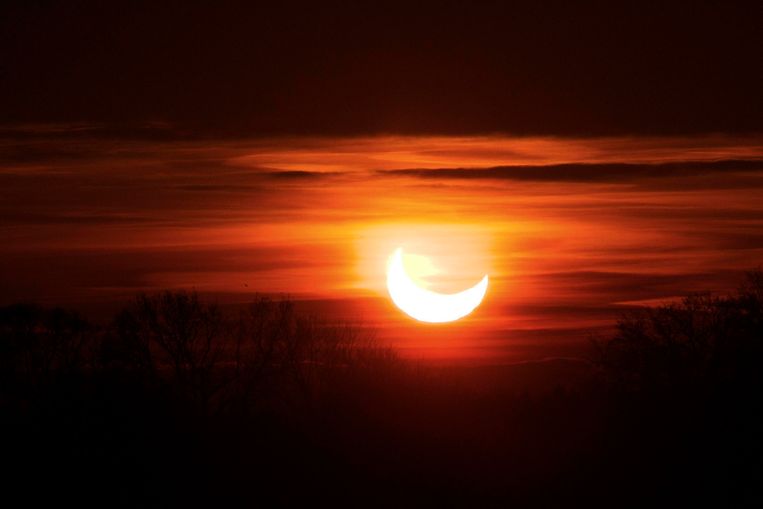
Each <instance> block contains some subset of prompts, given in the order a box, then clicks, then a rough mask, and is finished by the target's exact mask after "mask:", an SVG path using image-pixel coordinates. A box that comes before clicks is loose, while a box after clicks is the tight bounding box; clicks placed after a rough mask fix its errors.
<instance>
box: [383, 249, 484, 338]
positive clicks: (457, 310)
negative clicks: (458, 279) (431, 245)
mask: <svg viewBox="0 0 763 509" xmlns="http://www.w3.org/2000/svg"><path fill="white" fill-rule="evenodd" d="M487 285H488V276H487V274H486V275H485V276H484V277H483V278H482V280H480V282H479V283H477V284H476V285H474V286H472V287H471V288H468V289H466V290H463V291H461V292H458V293H451V294H445V293H437V292H433V291H431V290H427V289H425V288H421V287H420V286H418V285H417V284H416V282H414V281H413V280H412V279H411V277H410V276H409V275H408V273H407V272H406V270H405V266H404V265H403V249H402V248H398V249H396V250H395V252H394V253H392V256H390V259H389V262H388V263H387V290H388V291H389V295H390V297H391V298H392V302H394V303H395V305H396V306H397V307H398V308H400V309H401V310H402V311H403V312H405V313H406V314H407V315H408V316H410V317H412V318H415V319H416V320H419V321H421V322H429V323H443V322H453V321H455V320H458V319H460V318H463V317H464V316H466V315H468V314H469V313H471V312H472V311H474V309H475V308H476V307H477V306H479V305H480V303H481V302H482V299H483V298H484V297H485V293H486V292H487Z"/></svg>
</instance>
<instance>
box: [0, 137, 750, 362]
mask: <svg viewBox="0 0 763 509" xmlns="http://www.w3.org/2000/svg"><path fill="white" fill-rule="evenodd" d="M61 129H62V127H61V126H55V127H45V126H36V127H28V128H27V130H26V132H25V134H24V137H23V140H21V141H20V138H21V135H19V134H18V133H15V134H13V135H8V138H6V139H5V141H4V142H3V145H2V148H3V153H4V154H6V156H5V158H4V160H3V161H2V171H0V182H1V183H2V186H0V189H1V190H0V197H1V198H2V200H1V201H0V203H1V205H0V217H2V220H0V229H1V230H2V232H3V237H4V238H5V239H6V242H5V243H4V244H3V246H2V247H0V280H2V281H3V286H4V291H3V300H4V301H5V302H14V301H30V300H31V301H38V302H43V303H46V304H49V305H55V304H60V303H65V304H69V305H72V306H76V307H80V308H84V309H88V308H94V307H97V305H105V304H106V303H119V302H124V301H126V300H128V299H129V298H131V297H132V296H133V295H134V294H135V293H137V292H152V291H159V290H162V289H165V288H184V289H195V290H197V291H199V292H201V293H204V294H208V295H210V296H212V298H214V299H218V300H219V301H220V302H222V303H233V302H246V301H247V300H250V299H251V298H252V297H253V295H254V294H255V293H256V292H260V293H265V294H270V295H289V296H291V297H292V298H294V299H296V300H298V301H301V302H303V303H304V305H305V306H306V310H308V311H309V312H311V313H316V314H318V315H320V316H322V317H324V318H326V319H329V320H338V321H345V322H352V323H356V324H358V325H361V326H363V327H368V328H370V329H373V330H374V331H375V333H377V334H378V335H379V336H380V337H382V338H383V339H385V340H388V341H392V342H393V343H394V344H395V345H396V346H397V347H399V348H401V349H403V350H406V351H408V352H409V353H410V355H413V356H422V357H432V356H435V357H444V358H469V359H492V360H496V359H504V360H521V359H530V358H542V357H546V356H575V355H579V354H580V353H581V352H582V351H583V350H584V347H585V345H586V342H587V341H588V339H589V338H590V336H591V334H596V333H602V334H603V333H605V331H606V330H609V328H611V326H612V324H613V323H614V320H615V319H616V318H617V316H618V315H619V314H620V313H621V312H623V311H624V310H626V309H628V308H630V307H633V306H636V305H648V304H654V303H660V302H670V301H671V300H673V299H676V298H680V297H681V296H683V295H685V294H687V293H689V292H694V291H697V292H705V291H711V292H724V291H729V290H731V289H733V288H734V286H735V285H736V284H737V283H738V282H739V280H740V278H741V274H742V273H743V271H745V270H747V269H752V268H755V266H756V265H759V264H760V260H762V259H763V256H761V255H763V230H762V229H761V226H763V201H761V200H760V194H761V190H763V157H761V156H762V155H763V137H761V136H757V137H756V136H747V137H739V136H735V137H728V136H718V135H713V136H704V137H697V136H692V137H673V138H666V137H656V138H634V137H626V138H615V137H609V138H551V137H537V138H533V137H523V138H518V137H507V136H462V137H452V136H418V137H414V136H373V137H353V138H350V137H340V138H331V137H320V138H319V137H300V138H295V137H292V138H271V139H262V138H257V139H240V140H225V141H220V140H217V141H210V140H192V141H177V140H172V141H156V142H149V141H145V140H140V141H135V140H127V141H124V140H121V139H118V140H114V139H104V138H102V137H99V136H97V133H98V127H97V126H86V125H79V126H68V127H67V128H65V129H64V131H65V134H61ZM72 130H77V131H78V132H79V133H80V134H78V136H77V137H74V138H72V137H71V136H70V135H69V134H67V133H70V132H71V131H72ZM84 132H89V133H90V134H89V135H83V134H82V133H84ZM397 247H403V248H404V250H405V251H406V252H408V253H410V254H411V255H419V256H426V257H428V261H429V262H430V264H431V267H430V270H428V271H427V272H426V273H423V274H422V278H421V281H422V284H425V285H428V286H429V287H430V288H431V289H433V290H436V291H441V292H446V293H451V292H456V291H459V290H461V289H464V288H467V287H469V286H472V285H473V284H475V283H476V282H477V281H478V280H479V279H480V278H481V277H482V276H483V275H484V274H489V276H490V286H489V290H488V295H487V296H486V298H485V301H484V303H483V305H482V306H480V308H478V310H477V311H475V312H474V313H473V315H470V317H467V318H466V319H464V320H463V323H458V324H457V325H450V326H424V325H421V324H418V323H413V322H411V320H410V319H409V318H407V317H406V316H404V315H403V314H402V313H400V312H399V311H398V310H396V309H395V308H394V307H392V305H391V304H390V303H389V299H388V297H387V290H386V286H385V270H386V261H387V259H388V257H389V256H390V254H391V253H392V252H393V251H394V250H395V249H396V248H397Z"/></svg>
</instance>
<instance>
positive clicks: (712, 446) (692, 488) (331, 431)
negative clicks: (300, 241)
mask: <svg viewBox="0 0 763 509" xmlns="http://www.w3.org/2000/svg"><path fill="white" fill-rule="evenodd" d="M762 364H763V276H761V272H760V271H755V272H752V273H750V274H749V275H748V277H747V279H746V281H745V282H744V283H743V284H742V285H741V287H740V288H739V290H738V291H737V292H735V293H734V294H732V295H728V296H708V295H704V296H701V295H694V296H690V297H687V298H686V299H685V300H684V301H682V302H681V303H677V304H672V305H665V306H660V307H657V308H650V309H643V310H640V311H637V312H633V313H630V314H628V315H625V316H623V317H622V318H621V319H620V320H619V322H618V328H617V332H616V334H614V335H613V337H611V338H608V339H605V340H601V341H597V342H594V343H593V347H592V351H591V358H590V359H589V363H588V364H586V365H589V366H590V368H588V369H587V370H586V371H585V374H584V376H582V377H580V378H578V379H576V380H574V381H567V382H569V383H562V384H559V385H558V386H557V387H556V389H554V390H551V391H546V392H537V393H533V394H528V393H527V392H526V391H523V390H520V389H518V387H517V384H516V380H517V377H516V372H517V371H516V368H513V367H511V366H505V367H502V368H500V369H497V368H494V367H493V368H490V369H491V370H492V371H490V375H491V376H490V377H485V378H484V379H485V380H490V383H487V384H484V383H483V384H470V383H465V380H469V379H470V378H477V377H479V376H480V375H481V372H480V371H479V369H478V368H474V369H473V371H471V372H468V373H466V374H464V373H460V375H459V376H454V375H453V372H452V371H447V370H443V369H439V368H435V367H427V366H424V365H422V364H420V363H414V362H410V361H405V360H402V359H400V358H399V357H398V356H397V355H396V353H395V351H394V350H392V349H390V348H388V347H385V346H384V345H382V344H380V343H379V342H377V341H375V340H374V337H373V335H372V334H370V333H369V332H368V331H366V330H364V329H361V328H356V327H350V326H344V325H337V324H330V323H327V322H325V321H322V320H320V319H318V318H316V317H311V316H304V315H301V314H299V313H297V312H296V311H295V308H294V304H293V303H292V302H290V301H288V300H280V301H279V300H271V299H268V298H258V299H256V300H255V301H254V302H252V303H251V304H250V305H248V306H247V307H246V308H243V309H241V310H240V311H239V312H237V313H230V312H227V313H223V311H221V309H219V308H218V307H217V306H215V305H214V304H211V303H208V302H204V301H203V300H201V299H200V298H199V296H198V295H196V294H195V293H192V292H163V293H159V294H155V295H140V296H138V297H136V298H135V299H134V300H133V302H131V303H130V304H129V305H127V306H125V307H124V309H122V310H121V311H120V312H119V313H117V314H116V316H115V317H114V319H113V320H112V321H111V323H110V324H109V325H108V326H95V325H93V324H90V323H89V322H88V321H87V320H85V319H84V318H82V317H81V316H79V315H78V314H77V313H75V312H72V311H67V310H62V309H45V308H42V307H39V306H36V305H29V304H17V305H12V306H7V307H3V308H0V420H2V423H3V427H4V428H5V430H4V438H5V442H6V444H7V446H6V448H5V455H4V461H5V464H6V467H8V469H9V470H8V471H10V472H12V474H11V475H10V476H8V477H7V480H6V486H5V491H6V493H7V496H9V497H10V496H14V497H17V496H19V497H21V499H23V500H26V501H28V502H29V503H30V505H33V504H34V503H35V502H39V503H42V502H48V501H51V500H55V501H57V502H61V501H75V502H76V503H77V504H78V505H94V506H99V507H103V506H115V505H121V506H141V507H145V506H165V507H175V506H181V505H184V506H193V507H195V506H202V505H210V504H214V505H224V506H228V505H252V504H260V505H265V506H272V505H275V506H283V505H287V506H288V505H304V504H307V503H325V502H332V503H334V504H340V505H352V506H358V505H360V506H373V505H385V506H387V505H390V504H393V505H397V506H410V505H416V506H421V505H440V504H441V503H443V502H447V503H448V504H449V505H464V506H474V505H504V504H506V503H511V504H515V505H518V506H548V505H559V504H561V503H564V504H565V505H588V506H592V505H593V506H596V505H601V506H604V505H606V506H608V507H611V506H618V507H624V506H643V505H645V504H652V505H653V504H658V503H659V504H661V505H662V504H663V503H675V504H681V505H685V504H687V503H690V502H694V501H704V502H707V501H711V502H715V503H717V504H718V505H724V506H728V505H734V504H742V503H758V502H761V493H760V491H759V489H758V488H757V487H758V486H759V481H760V479H761V478H763V446H762V443H761V431H760V430H761V429H763V420H761V415H763V408H761V402H762V401H763V399H762V398H761V390H763V365H762ZM486 369H487V368H486ZM537 369H544V365H543V364H539V365H538V367H537ZM504 374H505V375H506V376H503V375H504ZM472 375H473V376H472Z"/></svg>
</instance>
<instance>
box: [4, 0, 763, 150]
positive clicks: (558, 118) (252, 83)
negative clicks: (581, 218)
mask: <svg viewBox="0 0 763 509" xmlns="http://www.w3.org/2000/svg"><path fill="white" fill-rule="evenodd" d="M159 3H161V6H159V5H157V4H159ZM573 3H575V2H564V3H562V2H559V3H557V4H553V3H552V4H549V3H544V2H486V3H479V4H477V3H475V2H436V3H418V2H416V3H414V2H404V3H397V4H396V3H391V2H384V3H378V4H372V3H370V2H346V3H340V2H336V3H332V2H313V3H311V4H309V5H308V4H304V5H303V4H301V3H293V2H267V3H264V2H263V3H262V5H258V4H257V3H256V2H246V3H244V2H241V3H238V4H237V3H231V2H215V6H213V7H212V6H210V5H207V6H204V7H196V6H193V5H191V4H194V2H116V1H110V2H76V1H74V2H72V1H69V2H55V1H49V2H45V1H37V2H33V1H25V2H16V5H6V6H4V7H2V8H0V37H1V39H0V123H2V124H6V125H17V124H21V123H24V124H27V123H52V122H78V121H87V122H102V123H104V124H106V125H109V126H112V127H115V128H117V129H134V128H135V127H140V126H142V125H145V124H147V123H148V124H150V125H167V126H171V130H172V131H173V132H175V133H180V134H185V135H192V136H197V135H202V136H203V135H212V136H215V135H225V136H239V135H263V134H264V135H272V134H333V135H337V134H368V133H406V134H417V133H443V134H458V133H486V132H497V131H500V132H505V133H510V134H559V135H610V134H694V133H700V132H703V133H708V132H725V133H742V132H751V131H755V132H760V131H763V93H761V90H763V71H762V69H763V65H761V62H763V16H762V9H761V7H760V5H763V4H760V3H759V2H755V3H753V2H750V3H745V4H743V3H736V4H734V3H732V2H726V1H724V2H683V3H682V4H683V5H682V6H680V7H676V6H666V5H665V4H664V3H662V2H654V3H652V2H642V3H635V2H634V3H632V4H631V5H630V6H629V7H624V6H622V5H616V6H615V5H612V4H615V2H601V3H599V4H588V5H587V6H586V7H580V6H579V5H568V4H573ZM209 4H211V2H210V3H209ZM270 4H275V6H274V5H270ZM617 4H620V3H619V2H618V3H617Z"/></svg>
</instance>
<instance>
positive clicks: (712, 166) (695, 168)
mask: <svg viewBox="0 0 763 509" xmlns="http://www.w3.org/2000/svg"><path fill="white" fill-rule="evenodd" d="M741 172H743V173H744V174H747V175H750V174H754V176H755V179H754V180H753V182H755V183H757V185H758V186H760V185H763V179H760V178H759V177H760V176H763V160H760V159H754V160H747V159H730V160H722V161H684V162H666V163H651V164H643V163H641V164H637V163H599V164H595V163H568V164H554V165H514V166H494V167H490V168H437V169H418V168H412V169H399V170H379V171H378V172H377V173H378V174H380V175H385V176H403V177H416V178H422V179H443V180H449V179H459V180H461V179H463V180H470V179H490V180H514V181H530V182H570V183H636V182H643V181H649V180H652V181H653V180H658V179H675V178H685V179H696V178H698V177H703V176H706V175H718V174H720V175H723V176H726V175H729V174H732V173H734V174H737V175H735V176H737V177H739V176H740V175H738V173H741ZM749 182H750V180H749V179H746V180H744V185H747V184H749ZM740 185H741V182H740Z"/></svg>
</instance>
